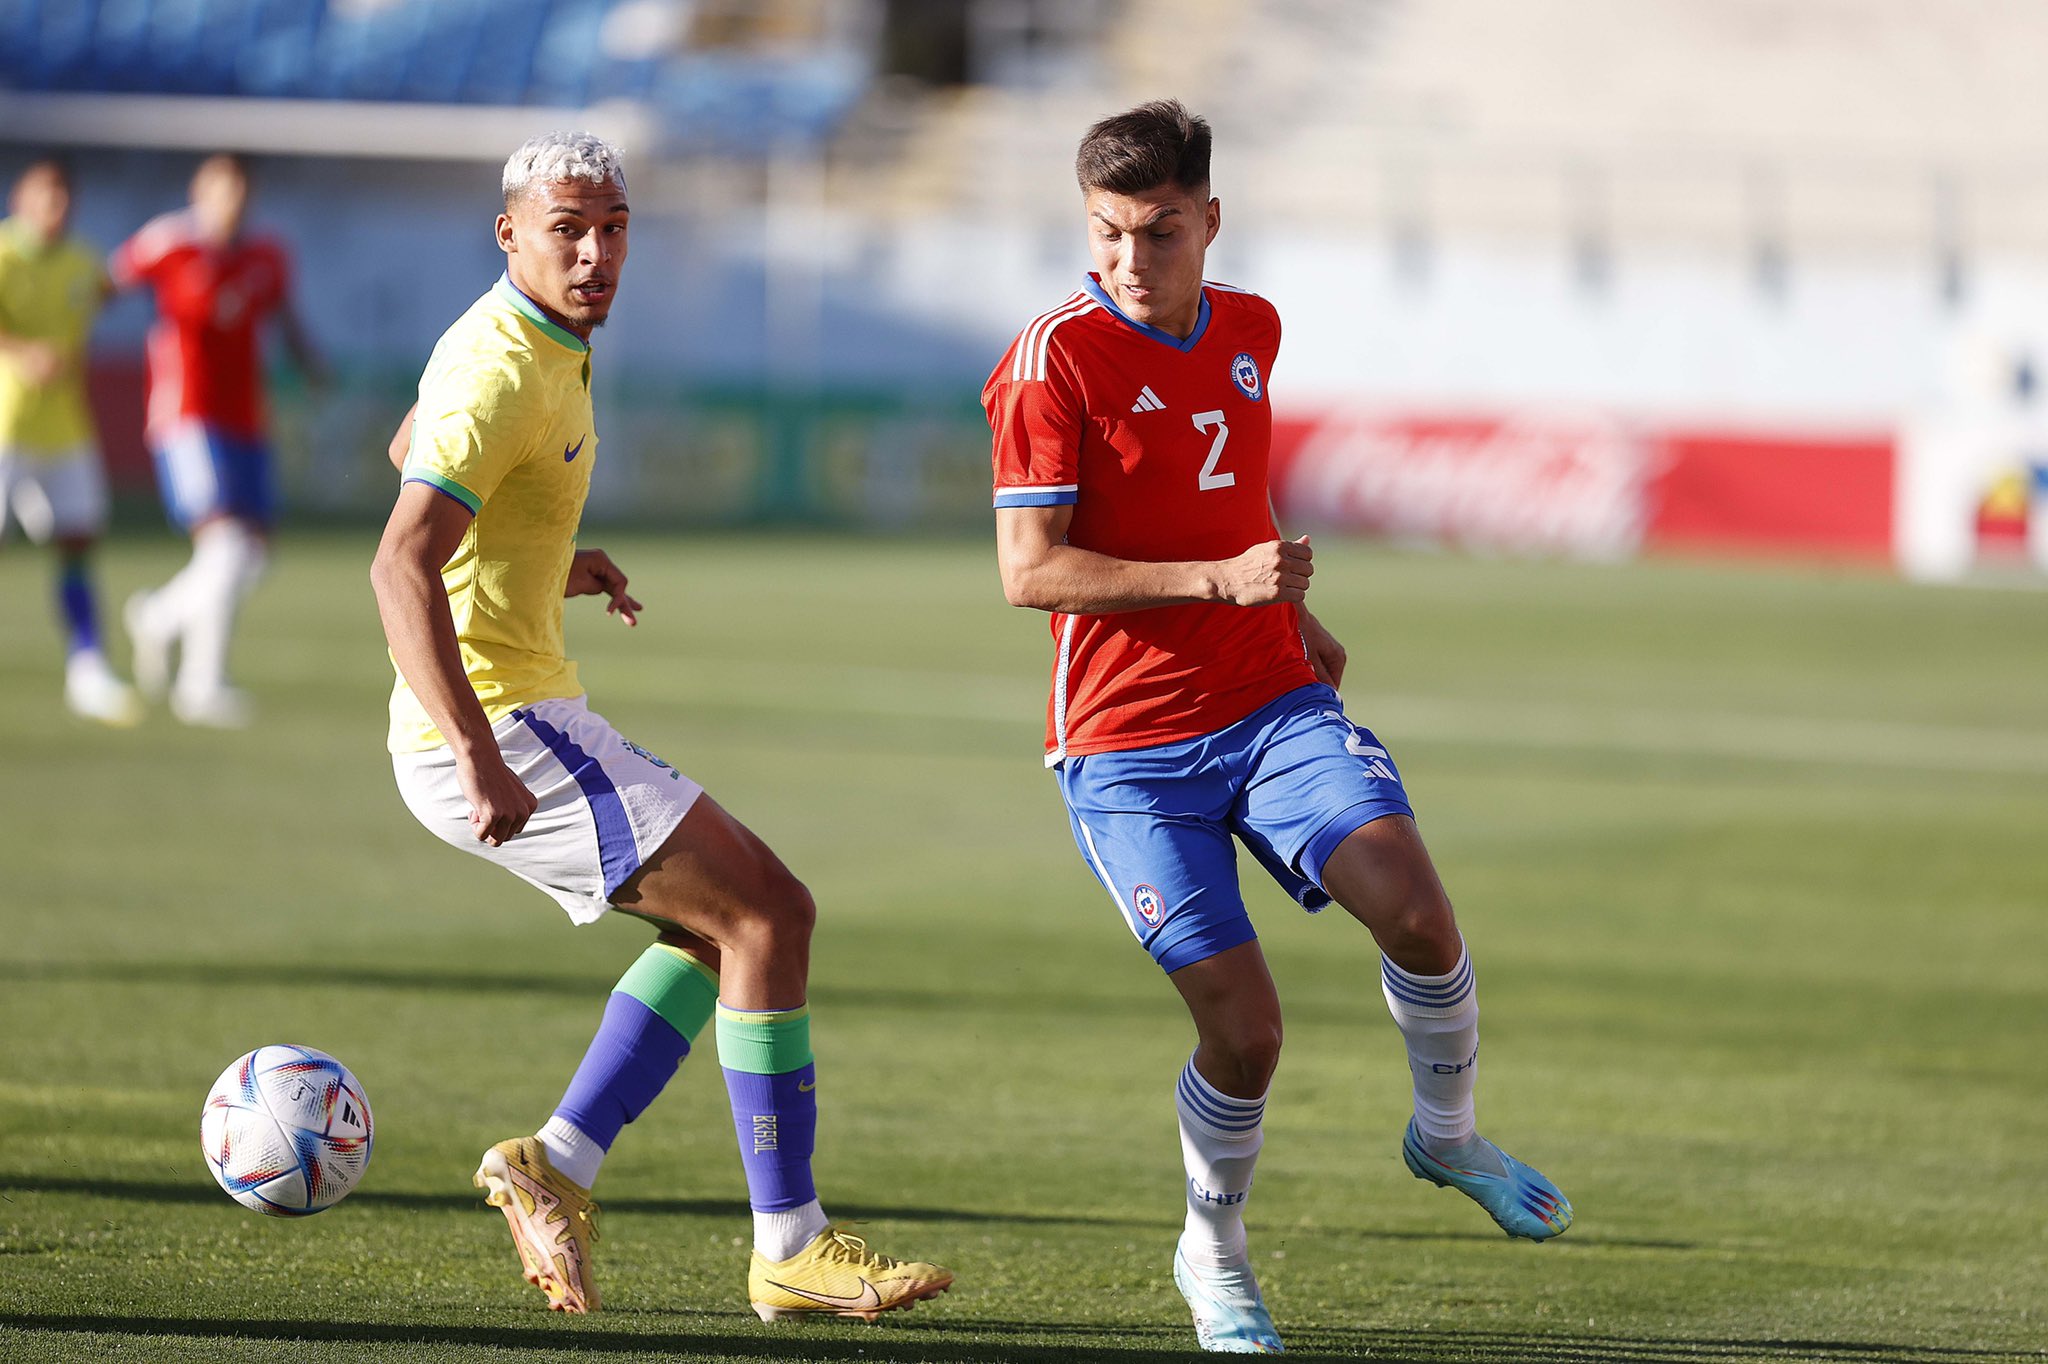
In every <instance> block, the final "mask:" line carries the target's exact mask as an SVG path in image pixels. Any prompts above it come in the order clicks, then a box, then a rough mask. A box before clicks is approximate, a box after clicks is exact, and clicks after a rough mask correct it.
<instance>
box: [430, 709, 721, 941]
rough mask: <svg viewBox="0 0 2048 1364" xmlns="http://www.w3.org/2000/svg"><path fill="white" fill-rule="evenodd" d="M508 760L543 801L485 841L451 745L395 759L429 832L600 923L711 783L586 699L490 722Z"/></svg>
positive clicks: (579, 918) (580, 919) (576, 916)
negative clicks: (517, 825)
mask: <svg viewBox="0 0 2048 1364" xmlns="http://www.w3.org/2000/svg"><path fill="white" fill-rule="evenodd" d="M491 733H492V734H493V735H494V736H495V737H496V738H497V741H498V750H499V751H500V752H501V753H503V754H504V755H505V763H506V765H507V766H508V767H510V768H511V769H512V771H513V772H514V773H515V774H516V775H517V776H518V777H519V779H520V780H521V781H523V782H525V783H526V788H527V789H528V790H529V791H531V792H533V794H534V796H535V797H536V798H538V799H539V801H540V807H539V808H538V809H536V810H535V811H534V812H533V818H531V819H529V820H528V821H527V822H526V827H525V828H524V829H522V830H520V832H519V835H518V836H517V837H516V838H513V839H512V840H511V841H510V842H508V843H506V844H504V845H503V846H502V847H496V848H493V847H491V846H490V845H488V844H486V843H484V842H482V841H480V840H479V839H478V838H477V836H476V830H475V829H474V828H473V827H472V826H471V825H470V822H469V811H470V804H469V797H467V796H465V795H464V794H463V793H462V783H461V781H460V780H459V779H458V778H457V777H456V773H455V755H454V754H453V753H451V752H450V751H449V750H448V747H447V745H445V744H444V745H442V746H440V747H438V748H430V749H428V750H427V751H425V752H424V753H395V754H393V755H392V758H391V766H392V770H393V772H394V773H395V774H396V775H397V778H398V790H399V794H400V795H402V796H404V797H405V804H406V808H407V809H409V810H411V811H412V813H413V817H414V818H416V819H417V820H419V822H420V823H422V824H424V825H426V826H427V830H428V832H430V833H432V834H433V835H435V836H436V837H437V838H440V839H441V840H442V841H443V842H446V843H452V844H454V845H455V846H456V847H458V848H461V849H463V850H464V851H465V852H472V853H475V854H476V855H477V856H478V857H481V858H483V859H485V860H486V861H489V862H495V863H496V864H497V865H499V866H501V867H503V868H504V869H505V870H506V871H509V872H511V873H512V874H513V875H514V876H517V877H519V878H520V879H521V880H523V881H528V882H531V883H532V884H533V885H535V886H538V887H539V888H540V889H542V890H544V891H546V892H547V893H548V894H549V895H552V896H553V897H554V898H555V900H556V902H557V903H559V904H560V905H561V906H562V908H563V909H564V910H566V911H568V914H569V917H570V918H571V919H573V920H575V921H576V922H577V923H579V924H587V923H591V922H593V921H595V920H597V919H598V918H600V917H602V916H603V914H604V912H605V911H606V910H607V909H610V908H611V897H612V895H613V893H614V892H616V891H617V890H618V888H619V887H620V885H622V884H623V883H624V882H625V880H626V879H627V878H628V877H630V876H631V875H632V874H633V873H634V872H636V871H638V870H639V869H640V864H641V863H642V862H643V861H645V860H646V859H647V858H649V857H652V856H653V855H654V852H655V850H656V849H657V848H659V847H660V846H661V845H662V843H663V841H664V840H666V839H667V838H668V836H669V834H671V833H672V832H674V830H675V827H676V825H678V824H680V823H682V820H683V816H684V815H686V814H688V813H689V812H690V807H691V806H692V805H694V804H695V803H696V801H697V797H698V796H700V795H702V794H703V793H704V788H703V787H701V786H699V785H698V784H697V783H696V782H694V781H691V780H690V779H689V778H688V777H686V776H684V775H683V774H682V773H680V772H678V771H676V769H675V768H673V767H670V766H669V765H668V764H667V763H665V762H663V761H662V760H661V759H659V758H657V757H655V756H654V755H653V754H652V753H649V752H648V751H647V750H646V749H644V748H640V747H638V746H637V745H635V744H632V743H629V742H628V741H627V740H626V739H624V738H623V737H621V736H620V734H619V732H618V731H617V730H615V729H613V728H612V727H611V726H610V725H609V724H607V723H605V719H604V717H603V716H601V715H598V714H595V713H594V712H592V711H591V709H590V707H589V705H588V704H587V703H586V702H585V700H584V698H583V697H580V696H575V697H568V698H565V699H560V700H553V701H536V702H534V703H533V704H532V705H530V706H523V707H521V708H520V709H519V710H516V711H514V712H513V713H512V714H510V715H508V716H506V717H505V718H504V719H502V720H500V721H498V723H497V724H495V725H493V726H492V727H491Z"/></svg>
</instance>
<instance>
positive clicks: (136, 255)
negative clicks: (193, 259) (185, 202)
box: [107, 214, 184, 289]
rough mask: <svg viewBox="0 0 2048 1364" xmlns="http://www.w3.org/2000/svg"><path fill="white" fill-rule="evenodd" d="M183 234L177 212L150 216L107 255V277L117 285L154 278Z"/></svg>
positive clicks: (129, 284)
mask: <svg viewBox="0 0 2048 1364" xmlns="http://www.w3.org/2000/svg"><path fill="white" fill-rule="evenodd" d="M183 236H184V234H183V233H182V232H180V231H179V226H178V222H177V219H176V218H175V216H174V215H171V214H165V215H164V216H163V217H160V218H152V219H150V221H148V222H146V223H144V224H143V225H142V228H141V230H140V231H138V232H136V234H135V235H134V236H132V237H130V238H129V239H128V240H127V241H125V242H122V243H121V244H120V245H119V246H117V247H115V248H114V254H113V255H112V256H109V257H108V258H107V278H109V279H111V280H112V281H113V282H114V287H115V288H116V289H132V288H134V287H135V286H136V285H138V284H144V283H150V282H153V281H154V279H155V277H156V272H157V269H158V267H160V266H161V265H162V264H163V263H164V259H165V257H167V256H169V255H170V253H171V249H172V248H173V247H174V246H176V245H177V244H178V242H179V241H181V240H182V239H183Z"/></svg>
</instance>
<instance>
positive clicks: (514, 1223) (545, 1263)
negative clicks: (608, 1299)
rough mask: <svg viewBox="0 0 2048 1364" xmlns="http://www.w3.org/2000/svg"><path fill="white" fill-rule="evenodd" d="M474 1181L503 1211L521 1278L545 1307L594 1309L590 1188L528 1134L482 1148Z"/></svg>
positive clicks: (594, 1213) (594, 1231)
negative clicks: (551, 1158) (522, 1273)
mask: <svg viewBox="0 0 2048 1364" xmlns="http://www.w3.org/2000/svg"><path fill="white" fill-rule="evenodd" d="M475 1183H476V1186H477V1187H478V1188H479V1189H482V1190H484V1191H485V1192H484V1202H486V1203H488V1204H490V1205H491V1206H492V1207H494V1208H497V1209H499V1210H501V1211H502V1212H503V1213H504V1214H505V1222H506V1224H507V1225H509V1226H510V1227H511V1228H512V1244H513V1245H514V1246H516V1247H517V1248H518V1250H519V1263H520V1265H521V1267H522V1268H524V1270H525V1272H526V1281H527V1282H528V1283H530V1284H532V1285H533V1286H534V1287H536V1288H538V1289H540V1291H541V1292H543V1293H545V1294H547V1295H548V1310H549V1311H551V1312H595V1311H596V1310H597V1281H596V1280H595V1279H594V1278H592V1277H591V1256H590V1248H591V1247H592V1246H593V1245H595V1244H597V1204H595V1203H593V1202H591V1201H590V1190H588V1189H586V1188H584V1187H582V1186H581V1185H579V1184H574V1183H571V1182H570V1180H569V1179H568V1177H567V1176H566V1175H563V1174H562V1173H561V1172H560V1171H558V1170H556V1169H555V1167H554V1165H553V1164H551V1163H550V1162H549V1160H548V1153H547V1150H546V1148H544V1147H543V1146H542V1145H541V1144H540V1142H539V1140H538V1139H536V1138H534V1137H514V1138H512V1139H511V1140H510V1141H501V1142H499V1143H498V1144H497V1145H496V1146H493V1147H492V1148H491V1149H490V1150H488V1151H486V1152H484V1159H483V1163H482V1164H481V1165H479V1166H477V1169H476V1180H475Z"/></svg>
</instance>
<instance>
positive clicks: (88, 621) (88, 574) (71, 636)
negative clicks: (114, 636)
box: [57, 553, 100, 654]
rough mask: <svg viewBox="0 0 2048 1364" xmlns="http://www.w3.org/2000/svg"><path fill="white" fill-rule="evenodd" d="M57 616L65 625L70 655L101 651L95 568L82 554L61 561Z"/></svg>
mask: <svg viewBox="0 0 2048 1364" xmlns="http://www.w3.org/2000/svg"><path fill="white" fill-rule="evenodd" d="M57 615H58V618H59V619H60V620H62V622H63V624H64V641H65V652H66V653H67V654H78V653H87V652H90V653H95V654H96V653H98V652H100V616H99V602H98V599H97V597H96V596H95V595H94V593H93V587H92V566H91V564H90V562H89V561H88V560H87V558H86V556H85V555H84V554H82V553H79V554H66V555H64V556H63V557H62V558H61V559H60V560H59V562H58V566H57Z"/></svg>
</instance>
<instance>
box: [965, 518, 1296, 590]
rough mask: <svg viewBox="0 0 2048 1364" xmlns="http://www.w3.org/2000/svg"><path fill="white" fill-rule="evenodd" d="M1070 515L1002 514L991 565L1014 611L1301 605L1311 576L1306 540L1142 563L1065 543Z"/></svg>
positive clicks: (1268, 541) (1070, 522)
mask: <svg viewBox="0 0 2048 1364" xmlns="http://www.w3.org/2000/svg"><path fill="white" fill-rule="evenodd" d="M1073 519H1074V509H1073V508H1072V507H1071V506H1065V507H999V508H997V510H996V562H997V565H998V567H999V568H1000V569H1001V571H1002V576H1003V595H1004V596H1005V597H1007V598H1008V599H1009V601H1010V604H1011V605H1012V606H1028V607H1032V608H1035V609H1036V610H1040V611H1056V612H1059V613H1060V614H1062V615H1074V616H1106V615H1112V614H1114V613H1116V612H1119V611H1143V610H1147V609H1149V608H1151V607H1155V606H1181V605H1185V604H1187V603H1189V602H1224V603H1228V604H1230V605H1233V606H1270V605H1272V604H1273V603H1275V602H1298V601H1300V600H1301V599H1302V598H1303V597H1304V596H1306V595H1307V593H1308V580H1309V577H1310V575H1312V574H1313V573H1314V572H1315V565H1314V563H1313V562H1312V560H1313V555H1312V552H1311V551H1310V549H1309V545H1308V537H1306V536H1303V537H1302V538H1301V539H1299V540H1267V541H1263V542H1261V543H1259V544H1256V545H1253V546H1252V547H1251V548H1250V549H1247V550H1245V551H1244V552H1243V553H1242V554H1239V555H1237V556H1236V557H1234V558H1230V559H1220V560H1199V561H1193V562H1187V563H1147V562H1144V561H1140V560H1134V559H1117V558H1112V557H1111V556H1109V555H1107V554H1098V553H1096V552H1095V551H1093V550H1087V549H1079V548H1076V547H1075V546H1073V545H1070V544H1068V543H1067V542H1066V539H1067V527H1068V526H1069V525H1071V524H1072V522H1073Z"/></svg>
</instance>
